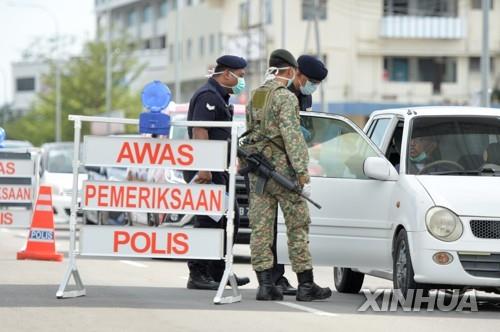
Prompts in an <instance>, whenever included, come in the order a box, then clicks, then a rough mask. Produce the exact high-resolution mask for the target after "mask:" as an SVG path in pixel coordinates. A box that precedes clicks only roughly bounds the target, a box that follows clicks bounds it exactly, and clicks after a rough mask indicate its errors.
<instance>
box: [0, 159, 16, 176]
mask: <svg viewBox="0 0 500 332" xmlns="http://www.w3.org/2000/svg"><path fill="white" fill-rule="evenodd" d="M15 172H16V166H15V164H14V163H13V162H12V161H9V162H7V163H4V162H0V174H8V175H12V174H14V173H15Z"/></svg>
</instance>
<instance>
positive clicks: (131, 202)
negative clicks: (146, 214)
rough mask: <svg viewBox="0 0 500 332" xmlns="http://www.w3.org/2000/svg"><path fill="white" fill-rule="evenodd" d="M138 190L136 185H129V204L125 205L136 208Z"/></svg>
mask: <svg viewBox="0 0 500 332" xmlns="http://www.w3.org/2000/svg"><path fill="white" fill-rule="evenodd" d="M136 191H137V187H135V186H130V187H127V204H126V205H125V206H126V207H128V208H135V207H136V203H135V202H134V200H135V197H136V196H135V192H136Z"/></svg>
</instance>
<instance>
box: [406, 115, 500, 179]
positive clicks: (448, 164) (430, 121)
mask: <svg viewBox="0 0 500 332" xmlns="http://www.w3.org/2000/svg"><path fill="white" fill-rule="evenodd" d="M410 137H411V139H410V140H409V142H408V147H407V151H408V153H407V160H406V165H407V166H406V173H407V174H429V175H443V174H450V172H451V173H453V174H456V175H469V174H468V173H467V172H464V171H477V170H481V169H483V168H484V167H487V168H489V169H493V171H500V119H499V118H497V117H478V116H476V117H472V116H470V117H466V116H463V117H458V116H453V117H452V116H440V117H438V116H434V117H430V116H428V117H418V118H415V119H413V121H412V124H411V136H410Z"/></svg>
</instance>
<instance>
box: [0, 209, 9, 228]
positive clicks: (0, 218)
mask: <svg viewBox="0 0 500 332" xmlns="http://www.w3.org/2000/svg"><path fill="white" fill-rule="evenodd" d="M11 224H12V213H10V212H3V213H0V225H11Z"/></svg>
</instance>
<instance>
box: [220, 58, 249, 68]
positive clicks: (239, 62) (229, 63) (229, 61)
mask: <svg viewBox="0 0 500 332" xmlns="http://www.w3.org/2000/svg"><path fill="white" fill-rule="evenodd" d="M217 65H219V66H224V67H228V68H231V69H243V68H245V67H246V66H247V61H246V60H245V59H244V58H242V57H239V56H236V55H223V56H221V57H219V58H218V59H217Z"/></svg>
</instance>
